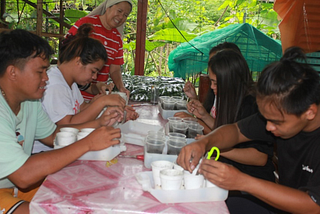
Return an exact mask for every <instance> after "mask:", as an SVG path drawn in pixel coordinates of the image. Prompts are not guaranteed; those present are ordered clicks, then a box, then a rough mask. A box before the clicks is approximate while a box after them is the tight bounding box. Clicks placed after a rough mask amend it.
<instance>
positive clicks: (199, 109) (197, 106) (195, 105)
mask: <svg viewBox="0 0 320 214" xmlns="http://www.w3.org/2000/svg"><path fill="white" fill-rule="evenodd" d="M187 109H188V112H190V113H192V114H194V115H195V116H196V117H197V118H199V119H203V118H205V117H208V115H209V114H208V112H207V111H206V109H205V108H204V107H203V105H202V104H201V102H200V101H199V100H191V101H190V102H188V104H187Z"/></svg>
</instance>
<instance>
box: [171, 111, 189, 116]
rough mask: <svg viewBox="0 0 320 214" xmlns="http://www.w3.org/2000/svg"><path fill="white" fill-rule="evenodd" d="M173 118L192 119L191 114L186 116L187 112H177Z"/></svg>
mask: <svg viewBox="0 0 320 214" xmlns="http://www.w3.org/2000/svg"><path fill="white" fill-rule="evenodd" d="M173 116H174V117H180V118H187V117H193V116H192V115H191V114H188V113H187V112H184V111H180V112H177V113H175V114H174V115H173Z"/></svg>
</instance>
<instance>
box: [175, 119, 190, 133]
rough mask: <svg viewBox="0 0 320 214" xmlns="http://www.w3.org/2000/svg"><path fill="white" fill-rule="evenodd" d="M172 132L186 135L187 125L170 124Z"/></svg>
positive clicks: (179, 123)
mask: <svg viewBox="0 0 320 214" xmlns="http://www.w3.org/2000/svg"><path fill="white" fill-rule="evenodd" d="M172 131H173V132H175V133H181V134H184V135H186V134H187V131H188V124H186V123H185V122H182V121H180V122H177V123H173V124H172Z"/></svg>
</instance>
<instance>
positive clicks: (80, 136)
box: [77, 132, 90, 140]
mask: <svg viewBox="0 0 320 214" xmlns="http://www.w3.org/2000/svg"><path fill="white" fill-rule="evenodd" d="M89 134H90V132H79V133H78V134H77V140H81V139H82V138H85V137H87V136H88V135H89Z"/></svg>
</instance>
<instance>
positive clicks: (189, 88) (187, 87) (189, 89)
mask: <svg viewBox="0 0 320 214" xmlns="http://www.w3.org/2000/svg"><path fill="white" fill-rule="evenodd" d="M183 91H184V93H185V94H186V95H187V96H188V97H189V98H190V99H198V97H197V93H196V90H195V88H194V85H193V84H192V83H191V82H190V81H187V82H186V83H185V84H184V87H183Z"/></svg>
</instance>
